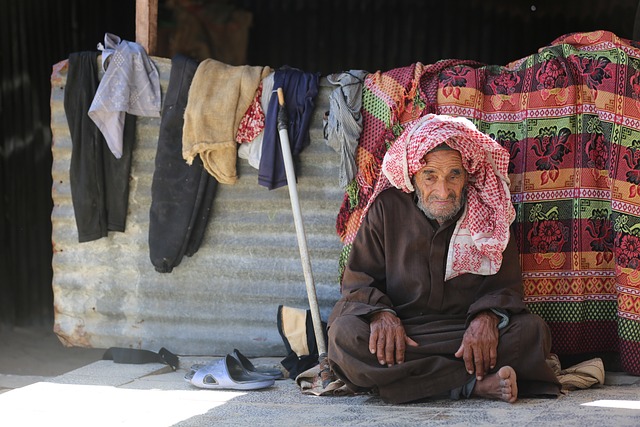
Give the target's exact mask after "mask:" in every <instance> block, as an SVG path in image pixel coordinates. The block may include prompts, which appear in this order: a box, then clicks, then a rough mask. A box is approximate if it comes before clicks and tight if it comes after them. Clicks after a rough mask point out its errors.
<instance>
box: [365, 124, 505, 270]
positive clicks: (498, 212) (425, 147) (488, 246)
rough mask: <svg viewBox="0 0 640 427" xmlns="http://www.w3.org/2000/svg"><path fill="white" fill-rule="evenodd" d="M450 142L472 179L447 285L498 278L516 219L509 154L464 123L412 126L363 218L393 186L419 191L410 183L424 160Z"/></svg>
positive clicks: (389, 156)
mask: <svg viewBox="0 0 640 427" xmlns="http://www.w3.org/2000/svg"><path fill="white" fill-rule="evenodd" d="M452 138H453V139H452ZM445 141H447V145H449V146H450V147H451V148H453V149H454V150H458V151H459V152H460V153H461V155H462V164H463V166H464V168H465V169H466V170H467V172H468V174H469V183H468V185H467V203H466V206H465V211H464V213H463V214H462V216H461V217H460V219H459V220H458V222H457V223H456V227H455V230H454V232H453V237H452V238H451V243H450V245H449V252H448V255H447V265H446V271H445V280H449V279H452V278H454V277H456V276H459V275H461V274H464V273H474V274H481V275H491V274H495V273H496V272H497V271H498V270H499V269H500V266H501V265H502V252H503V251H504V249H505V248H506V246H507V243H508V242H509V226H510V225H511V223H512V222H513V220H514V219H515V209H514V208H513V205H512V203H511V193H510V192H509V177H508V175H507V170H508V169H507V168H508V165H509V152H508V151H507V150H506V149H505V148H503V147H502V146H501V145H500V144H498V143H497V142H496V141H494V140H493V139H491V138H490V137H489V136H487V135H486V134H484V133H482V132H480V131H479V130H478V129H477V128H476V127H475V125H474V124H473V123H472V122H471V121H470V120H468V119H466V118H464V117H452V116H447V115H436V114H428V115H425V116H424V117H422V118H420V119H418V120H415V121H414V122H413V123H409V124H408V125H407V126H406V127H405V130H404V131H403V132H402V134H401V135H400V136H399V137H398V139H397V140H396V141H395V142H394V143H393V145H392V146H391V148H389V150H388V151H387V152H386V154H385V156H384V159H383V161H382V170H381V172H380V177H379V179H378V182H377V183H376V187H375V189H374V193H373V195H372V196H371V198H370V199H369V203H368V204H367V207H366V208H365V210H364V212H363V218H364V215H366V212H367V211H368V209H369V206H371V203H372V202H373V201H374V200H375V198H376V197H377V196H378V195H379V194H380V193H381V192H382V191H383V190H385V189H387V188H389V187H391V186H392V185H393V186H394V187H396V188H398V189H401V190H402V191H404V192H405V193H410V192H412V191H414V188H413V185H412V184H411V178H412V177H413V175H414V174H415V173H416V172H417V171H418V170H420V169H422V168H423V167H424V161H423V157H424V156H425V154H427V153H428V152H429V151H431V150H432V149H434V148H435V147H436V146H438V145H440V144H441V143H443V142H445Z"/></svg>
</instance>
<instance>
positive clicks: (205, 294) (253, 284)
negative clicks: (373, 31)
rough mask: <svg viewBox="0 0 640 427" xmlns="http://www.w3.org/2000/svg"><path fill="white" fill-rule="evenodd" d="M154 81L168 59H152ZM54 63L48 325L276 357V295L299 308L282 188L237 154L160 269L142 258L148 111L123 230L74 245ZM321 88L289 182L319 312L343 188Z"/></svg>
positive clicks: (280, 351) (331, 285)
mask: <svg viewBox="0 0 640 427" xmlns="http://www.w3.org/2000/svg"><path fill="white" fill-rule="evenodd" d="M155 63H156V65H157V66H158V68H159V71H160V75H161V80H162V91H163V93H164V92H165V91H166V85H167V84H168V79H169V73H170V65H171V64H170V60H168V59H162V58H155ZM65 77H66V71H65V70H63V71H62V72H61V73H60V74H59V75H55V77H54V79H53V89H52V98H51V112H52V117H51V129H52V131H53V167H52V174H53V202H54V207H53V213H52V223H53V243H54V253H53V272H54V274H53V291H54V297H55V303H54V307H55V331H56V333H57V334H58V336H60V337H61V338H62V339H64V340H65V341H66V342H67V343H68V344H71V345H75V346H89V347H99V348H100V347H103V348H106V347H110V346H121V347H129V346H131V347H135V348H149V349H155V350H157V349H159V348H160V347H162V346H165V347H167V348H169V349H171V350H172V351H175V352H178V353H180V354H226V353H227V352H230V351H231V350H232V349H233V348H239V349H242V351H243V352H246V353H247V354H253V355H263V356H266V355H284V346H283V343H282V338H281V337H280V335H279V334H278V330H277V324H276V315H277V308H278V305H280V304H283V305H287V306H291V307H298V308H303V309H306V308H308V307H309V304H308V301H307V293H306V287H305V281H304V276H303V273H302V265H301V261H300V254H299V250H298V245H297V240H296V232H295V227H294V223H293V215H292V211H291V203H290V200H289V193H288V189H287V187H283V188H280V189H277V190H273V191H269V190H267V189H266V188H264V187H262V186H259V185H258V180H257V170H255V169H254V168H253V167H251V166H250V165H249V164H248V162H247V161H246V160H240V161H239V165H240V170H239V172H240V180H239V182H238V183H236V184H234V185H222V184H221V185H219V189H218V193H217V195H216V199H215V201H214V205H213V212H212V218H211V222H210V224H209V227H208V229H207V232H206V235H205V238H204V240H203V242H202V245H201V247H200V250H199V251H198V252H197V253H196V254H195V255H194V256H193V257H191V258H185V259H184V260H183V261H182V263H181V264H180V265H179V266H178V267H176V268H175V269H174V270H173V272H171V273H158V272H156V271H155V270H154V268H153V265H152V264H151V262H150V260H149V249H148V232H149V207H150V206H151V182H152V176H153V170H154V161H155V154H156V145H157V141H158V132H159V119H152V118H138V121H137V137H136V143H135V148H134V153H133V164H132V171H131V190H130V197H129V214H128V218H127V226H126V231H125V232H124V233H110V234H109V236H108V237H107V238H103V239H100V240H97V241H93V242H86V243H78V237H77V236H78V234H77V229H76V224H75V220H74V212H73V205H72V202H71V192H70V186H69V172H68V171H69V161H70V158H71V139H70V135H69V129H68V125H67V121H66V117H65V114H64V107H63V94H64V86H65V82H66V80H65ZM330 90H331V87H330V86H329V85H328V84H326V83H325V84H324V85H323V86H322V88H321V91H320V94H319V95H318V97H317V98H316V109H315V113H314V116H313V119H312V125H311V128H312V131H311V138H312V141H311V145H310V147H308V148H307V149H305V151H303V153H302V155H301V156H300V169H299V180H298V191H299V196H300V204H301V209H302V215H303V219H304V226H305V230H306V234H307V240H308V246H309V251H310V258H311V263H312V267H313V273H314V279H315V284H316V288H317V295H318V303H319V305H320V308H321V313H322V315H323V318H326V317H327V316H328V311H329V310H330V309H331V307H332V306H333V304H334V303H335V301H336V299H337V297H338V294H339V285H338V283H337V277H338V258H339V253H340V249H341V244H340V241H339V238H338V236H337V235H336V233H335V220H336V213H337V211H338V209H339V207H340V203H341V202H342V198H343V194H344V193H343V192H342V191H341V190H340V188H339V186H338V184H337V180H338V167H339V163H340V160H339V156H338V154H337V153H336V152H335V151H334V150H333V149H331V148H329V147H328V146H327V145H326V142H325V141H324V139H323V136H322V116H323V114H324V112H325V111H327V110H328V106H329V101H328V95H329V92H330Z"/></svg>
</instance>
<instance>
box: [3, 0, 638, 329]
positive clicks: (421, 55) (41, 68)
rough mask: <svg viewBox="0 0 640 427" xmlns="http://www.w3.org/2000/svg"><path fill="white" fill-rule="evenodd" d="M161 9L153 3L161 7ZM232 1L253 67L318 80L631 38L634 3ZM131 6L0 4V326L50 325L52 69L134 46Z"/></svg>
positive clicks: (120, 2)
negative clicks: (113, 42)
mask: <svg viewBox="0 0 640 427" xmlns="http://www.w3.org/2000/svg"><path fill="white" fill-rule="evenodd" d="M168 1H169V0H160V4H161V6H162V5H163V4H164V3H165V2H168ZM171 1H174V0H171ZM211 1H214V0H211ZM203 2H205V0H198V1H197V3H203ZM229 3H232V4H235V5H237V7H241V8H244V9H247V10H249V11H251V12H252V14H253V24H252V26H251V29H250V31H251V33H250V41H249V48H248V52H247V53H248V56H247V57H248V61H249V63H251V64H254V65H271V66H272V67H278V66H280V65H290V66H294V67H298V68H301V69H304V70H309V71H319V72H321V73H323V74H326V73H329V72H334V71H341V70H348V69H366V70H371V71H375V70H378V69H381V70H385V69H390V68H394V67H398V66H404V65H407V64H409V63H413V62H416V61H421V62H423V63H432V62H435V61H437V60H439V59H443V58H462V59H475V60H478V61H481V62H484V63H489V64H491V63H494V64H504V63H506V62H508V61H511V60H514V59H518V58H520V57H523V56H526V55H528V54H530V53H531V52H532V51H535V50H537V49H538V48H539V47H540V46H542V45H544V44H547V43H549V42H550V41H551V40H553V39H554V38H556V37H558V36H559V35H562V34H565V33H567V32H572V31H590V30H595V29H606V30H610V31H613V32H614V33H616V34H618V35H619V36H622V37H629V38H630V37H632V33H633V26H634V18H635V12H636V8H637V5H638V1H637V0H610V1H601V0H584V1H582V0H565V1H561V2H559V1H554V0H543V1H524V0H517V1H516V0H514V1H502V0H465V1H455V2H454V1H448V2H445V1H441V0H394V1H384V0H230V1H229ZM134 6H135V1H134V0H94V1H91V2H86V1H82V0H47V1H42V0H0V10H2V13H0V78H1V81H2V85H1V87H0V91H1V94H0V120H1V123H2V125H1V126H2V127H1V129H0V133H1V135H2V136H1V138H0V144H1V145H0V194H1V195H2V197H0V326H1V325H4V324H9V325H29V324H48V322H50V321H51V319H52V317H53V295H52V288H51V283H52V267H51V259H52V247H51V222H50V218H51V209H52V200H51V196H50V194H51V185H52V180H51V176H50V170H51V162H52V159H51V150H50V148H51V132H50V130H49V122H50V109H49V101H50V83H49V78H50V74H51V66H52V65H53V64H54V63H56V62H58V61H60V60H62V59H64V58H66V57H67V56H68V54H69V53H70V52H75V51H79V50H90V49H91V50H92V49H95V45H96V43H97V42H99V41H101V40H102V38H103V36H104V33H105V32H107V31H109V32H113V33H115V34H118V35H120V36H121V37H123V38H125V39H128V40H131V39H133V37H134V23H135V11H134ZM160 19H161V22H160V23H159V26H160V27H162V26H163V25H164V24H166V22H167V20H170V17H167V16H166V14H162V13H161V17H160ZM54 119H55V117H54ZM147 167H151V166H150V165H149V166H147ZM285 198H286V197H285ZM143 243H144V241H143V242H141V243H140V244H143ZM100 268H101V269H108V268H112V267H108V266H105V265H101V266H100ZM105 274H106V273H105ZM79 280H80V279H79ZM79 287H80V286H79ZM80 288H81V287H80ZM159 289H164V288H162V287H160V288H159ZM145 295H146V294H145ZM149 298H150V299H151V300H153V299H154V297H153V295H152V296H149ZM92 307H93V306H92Z"/></svg>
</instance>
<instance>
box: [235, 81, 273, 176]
mask: <svg viewBox="0 0 640 427" xmlns="http://www.w3.org/2000/svg"><path fill="white" fill-rule="evenodd" d="M274 75H275V73H273V72H272V73H271V74H269V75H268V76H267V77H265V78H264V79H262V92H261V94H260V108H261V109H262V112H263V114H264V115H265V117H264V123H262V129H261V130H260V132H259V133H258V134H257V135H256V136H255V138H253V139H252V140H250V141H248V142H244V141H242V142H241V141H239V139H240V136H238V138H237V139H238V143H240V145H239V146H238V157H240V158H242V159H247V160H248V161H249V165H251V166H253V167H254V168H255V169H260V158H261V157H262V141H263V139H264V128H265V125H266V120H267V119H266V111H267V109H268V108H269V101H270V100H271V93H272V92H273V77H274ZM238 133H240V130H238ZM245 138H246V139H248V136H247V135H245Z"/></svg>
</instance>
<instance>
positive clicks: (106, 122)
mask: <svg viewBox="0 0 640 427" xmlns="http://www.w3.org/2000/svg"><path fill="white" fill-rule="evenodd" d="M98 49H99V50H101V51H102V68H103V70H104V71H105V73H104V76H103V77H102V80H101V81H100V85H99V86H98V90H97V91H96V94H95V97H94V98H93V102H92V103H91V107H90V108H89V117H91V120H93V121H94V122H95V124H96V125H97V126H98V128H99V129H100V131H101V132H102V134H103V135H104V137H105V140H106V142H107V145H108V146H109V149H110V150H111V152H112V153H113V155H114V156H115V157H116V158H117V159H119V158H120V157H122V132H123V129H124V118H125V113H129V114H132V115H135V116H145V117H160V107H161V94H160V77H159V74H158V69H157V68H156V66H155V64H154V63H153V62H152V61H151V59H149V57H148V56H147V53H146V52H145V50H144V48H143V47H142V46H141V45H139V44H138V43H135V42H130V41H126V40H122V39H120V37H118V36H116V35H114V34H111V33H106V34H105V36H104V46H103V45H102V44H98Z"/></svg>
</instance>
